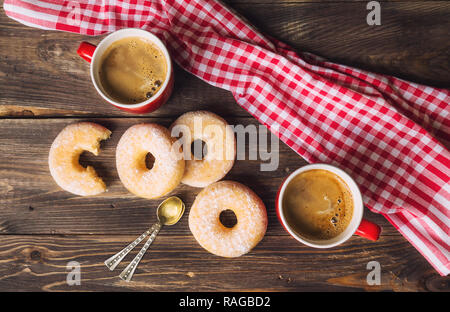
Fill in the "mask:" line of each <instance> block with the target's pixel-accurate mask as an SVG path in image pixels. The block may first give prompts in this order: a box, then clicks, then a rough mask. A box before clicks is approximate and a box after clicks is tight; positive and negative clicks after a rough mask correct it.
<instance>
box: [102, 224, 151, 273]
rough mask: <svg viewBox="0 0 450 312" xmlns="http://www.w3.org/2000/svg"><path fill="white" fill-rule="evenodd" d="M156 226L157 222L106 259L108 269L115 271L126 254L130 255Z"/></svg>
mask: <svg viewBox="0 0 450 312" xmlns="http://www.w3.org/2000/svg"><path fill="white" fill-rule="evenodd" d="M155 227H156V223H155V224H153V225H152V227H151V228H149V229H148V230H147V231H145V232H144V233H142V234H141V235H140V236H139V237H138V238H136V239H135V240H134V242H132V243H131V244H129V245H128V246H127V247H125V248H124V249H122V250H121V251H119V252H118V253H116V254H115V255H113V256H112V257H110V258H108V259H107V260H106V261H105V265H106V266H107V267H108V269H110V270H111V271H113V270H114V269H115V268H116V267H117V265H118V264H119V263H120V261H122V260H123V258H125V256H126V255H128V253H129V252H130V251H131V250H132V249H133V248H134V247H136V245H138V244H139V243H140V242H142V240H143V239H144V238H146V237H147V236H148V235H150V234H151V233H152V232H153V231H154V230H155Z"/></svg>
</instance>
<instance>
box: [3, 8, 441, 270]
mask: <svg viewBox="0 0 450 312" xmlns="http://www.w3.org/2000/svg"><path fill="white" fill-rule="evenodd" d="M4 9H5V11H6V14H7V15H8V16H9V17H11V18H13V19H15V20H17V21H19V22H21V23H23V24H26V25H29V26H32V27H38V28H42V29H56V30H62V31H70V32H75V33H80V34H87V35H100V34H103V33H107V32H111V31H115V30H117V29H120V28H124V27H138V28H143V29H146V30H149V31H151V32H153V33H155V34H156V35H158V36H159V37H160V38H161V39H162V40H164V41H165V43H166V44H167V46H168V47H169V50H170V52H171V54H172V56H173V59H174V60H175V61H176V62H177V63H178V64H179V65H180V66H181V67H183V68H184V69H186V70H187V71H189V72H191V73H192V74H194V75H196V76H197V77H199V78H201V79H203V80H204V81H206V82H208V83H210V84H211V85H214V86H216V87H219V88H223V89H226V90H229V91H231V92H232V94H233V96H234V97H235V99H236V101H237V103H238V104H239V105H241V106H242V107H244V108H245V109H246V110H247V111H249V112H250V113H251V114H252V115H253V116H254V117H255V118H257V119H258V120H259V121H260V122H261V123H263V124H264V125H266V126H267V127H268V128H269V129H270V130H271V131H272V132H273V133H275V134H276V135H277V136H278V137H279V138H280V139H281V140H282V141H283V142H285V143H286V144H287V145H289V146H290V147H291V148H292V149H293V150H295V151H296V152H297V153H298V154H299V155H301V156H302V157H303V158H305V159H306V160H308V161H309V162H312V163H315V162H323V163H330V164H333V165H336V166H338V167H340V168H342V169H344V170H345V171H347V172H348V173H349V174H350V175H351V176H352V177H354V178H355V180H356V181H357V183H358V184H359V186H360V188H361V191H362V193H363V197H364V202H365V204H366V206H367V207H368V208H369V209H371V210H372V211H374V212H379V213H382V214H383V215H385V216H386V218H387V219H388V220H389V221H390V222H391V223H392V224H393V225H394V226H395V227H396V228H397V229H398V230H399V231H400V232H401V233H402V234H403V235H404V236H405V237H406V239H408V240H409V241H410V242H411V243H412V244H413V245H414V246H415V247H416V248H417V249H418V250H419V251H420V252H421V253H422V254H423V256H424V257H425V258H426V259H427V260H428V261H429V262H430V263H431V264H432V265H433V266H434V267H435V268H436V270H437V271H438V272H439V273H440V274H442V275H447V274H448V273H449V272H450V263H449V250H450V248H449V243H450V241H449V226H450V213H449V212H450V183H449V181H450V169H449V164H450V153H449V151H448V150H447V149H446V147H445V146H449V140H450V139H449V132H450V131H449V129H450V104H449V103H450V92H449V90H443V89H437V88H433V87H428V86H423V85H419V84H416V83H411V82H408V81H404V80H401V79H398V78H395V77H391V76H386V75H380V74H375V73H371V72H367V71H364V70H360V69H355V68H352V67H349V66H344V65H339V64H335V63H331V62H328V61H326V60H324V59H321V58H319V57H317V56H314V55H311V54H298V53H297V52H295V51H294V50H293V49H292V48H290V47H289V46H287V45H285V44H283V43H281V42H279V41H277V40H275V39H272V38H268V37H266V36H264V35H263V34H261V33H259V32H258V31H257V30H256V29H255V28H254V27H252V26H251V25H249V24H248V22H247V21H245V20H244V19H242V18H241V17H239V16H238V15H237V14H236V13H234V12H233V11H232V10H230V9H229V8H228V7H226V6H225V5H223V4H221V3H220V2H217V1H214V0H212V1H207V0H192V1H185V0H177V1H175V0H173V1H169V0H167V1H166V0H154V1H141V0H134V1H133V0H129V1H119V0H117V1H106V2H105V1H92V0H84V1H56V0H46V1H34V0H5V2H4ZM168 105H170V103H169V104H168Z"/></svg>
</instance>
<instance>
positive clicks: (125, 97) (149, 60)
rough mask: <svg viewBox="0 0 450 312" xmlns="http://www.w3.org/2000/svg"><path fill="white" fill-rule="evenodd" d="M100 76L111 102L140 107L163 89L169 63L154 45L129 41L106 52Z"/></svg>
mask: <svg viewBox="0 0 450 312" xmlns="http://www.w3.org/2000/svg"><path fill="white" fill-rule="evenodd" d="M98 74H99V79H100V84H101V86H102V88H103V89H104V91H105V93H106V94H107V95H108V96H109V97H110V98H111V99H113V100H115V101H117V102H120V103H122V104H136V103H140V102H144V101H146V100H148V99H149V98H151V97H152V96H153V95H155V94H156V93H157V92H158V90H159V89H160V88H161V86H162V85H163V83H164V80H165V79H166V75H167V61H166V58H165V56H164V54H163V52H162V51H161V50H160V49H159V48H158V47H157V46H156V45H155V44H153V43H152V42H150V41H148V40H146V39H144V38H140V37H129V38H124V39H120V40H117V41H115V42H113V43H112V44H111V45H110V46H109V47H108V49H106V51H105V52H104V53H103V55H102V60H101V65H100V68H99V72H98Z"/></svg>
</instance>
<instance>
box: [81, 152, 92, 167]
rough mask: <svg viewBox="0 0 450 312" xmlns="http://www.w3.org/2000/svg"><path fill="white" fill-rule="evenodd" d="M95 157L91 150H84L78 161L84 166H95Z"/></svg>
mask: <svg viewBox="0 0 450 312" xmlns="http://www.w3.org/2000/svg"><path fill="white" fill-rule="evenodd" d="M95 157H96V156H95V155H94V154H92V153H91V152H88V151H83V152H82V153H81V154H80V156H79V158H78V163H79V164H80V165H81V167H83V168H87V167H88V166H91V167H94V163H95Z"/></svg>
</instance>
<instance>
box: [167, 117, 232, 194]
mask: <svg viewBox="0 0 450 312" xmlns="http://www.w3.org/2000/svg"><path fill="white" fill-rule="evenodd" d="M170 129H171V133H172V135H174V136H180V135H181V137H182V138H181V141H182V142H183V149H184V153H185V154H184V155H185V159H186V168H185V171H184V176H183V179H182V180H181V182H182V183H183V184H187V185H190V186H194V187H205V186H207V185H209V184H211V183H214V182H216V181H219V180H220V179H222V178H223V177H224V176H225V175H226V174H227V173H228V171H230V170H231V168H232V167H233V164H234V159H235V157H236V140H235V138H234V132H233V130H232V129H231V127H230V126H229V125H228V124H227V122H226V121H225V120H223V119H222V118H221V117H219V116H217V115H216V114H213V113H211V112H207V111H196V112H188V113H186V114H183V115H181V116H180V117H178V119H177V120H175V122H174V123H173V124H172V126H171V127H170ZM195 140H202V141H203V142H205V144H206V150H207V152H206V156H205V157H204V158H203V159H195V157H194V155H192V153H191V144H192V142H194V141H195Z"/></svg>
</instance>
